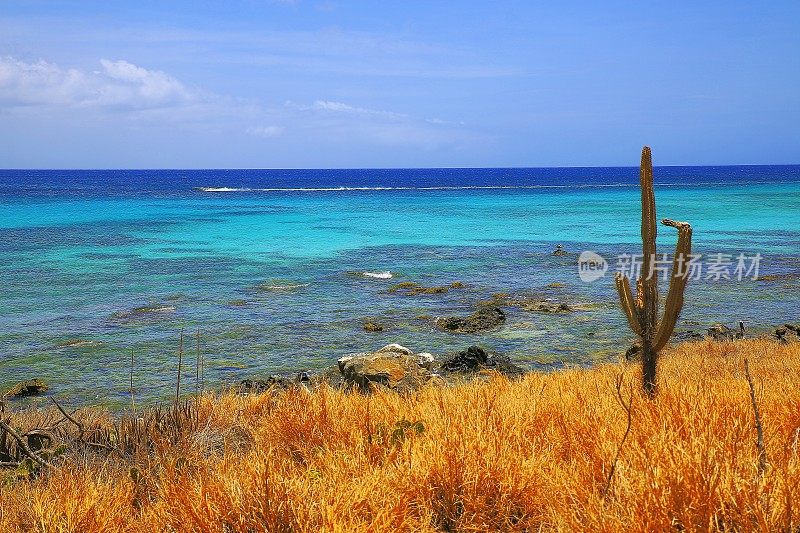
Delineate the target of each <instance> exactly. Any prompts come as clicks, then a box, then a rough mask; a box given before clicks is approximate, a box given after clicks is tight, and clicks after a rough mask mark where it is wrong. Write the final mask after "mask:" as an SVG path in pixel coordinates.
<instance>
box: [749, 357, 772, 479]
mask: <svg viewBox="0 0 800 533" xmlns="http://www.w3.org/2000/svg"><path fill="white" fill-rule="evenodd" d="M744 375H745V377H746V378H747V384H748V385H750V403H751V404H752V405H753V416H754V417H755V421H756V435H757V437H756V447H757V448H758V475H759V476H763V475H764V472H765V471H766V470H767V450H766V448H765V447H764V428H763V426H762V425H761V414H760V413H759V412H758V404H757V403H756V388H755V386H754V385H753V378H752V376H751V375H750V367H749V366H748V364H747V359H745V360H744Z"/></svg>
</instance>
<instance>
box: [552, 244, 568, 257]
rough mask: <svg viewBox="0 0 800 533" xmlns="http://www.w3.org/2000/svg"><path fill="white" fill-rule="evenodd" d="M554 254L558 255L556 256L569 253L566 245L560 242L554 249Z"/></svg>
mask: <svg viewBox="0 0 800 533" xmlns="http://www.w3.org/2000/svg"><path fill="white" fill-rule="evenodd" d="M553 255H556V256H563V255H567V251H566V250H565V249H564V247H563V246H562V245H560V244H558V245H556V249H555V250H553Z"/></svg>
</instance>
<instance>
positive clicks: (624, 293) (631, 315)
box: [614, 272, 642, 337]
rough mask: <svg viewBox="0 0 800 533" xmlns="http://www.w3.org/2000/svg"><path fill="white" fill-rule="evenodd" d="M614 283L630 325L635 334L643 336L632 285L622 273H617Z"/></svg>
mask: <svg viewBox="0 0 800 533" xmlns="http://www.w3.org/2000/svg"><path fill="white" fill-rule="evenodd" d="M614 283H615V284H616V286H617V292H618V293H619V302H620V304H621V305H622V310H623V311H625V316H626V317H627V319H628V325H630V327H631V329H632V330H633V332H634V333H636V334H637V335H639V336H640V337H641V336H642V326H641V324H640V323H639V313H638V311H637V309H636V301H635V300H634V299H633V292H631V284H630V282H629V281H628V278H627V277H625V276H623V275H622V274H621V273H619V272H618V273H617V276H616V277H615V278H614Z"/></svg>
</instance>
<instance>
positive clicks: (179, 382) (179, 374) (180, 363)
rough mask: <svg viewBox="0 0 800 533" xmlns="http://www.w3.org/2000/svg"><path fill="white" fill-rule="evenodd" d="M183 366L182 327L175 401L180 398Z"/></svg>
mask: <svg viewBox="0 0 800 533" xmlns="http://www.w3.org/2000/svg"><path fill="white" fill-rule="evenodd" d="M182 368H183V329H182V328H181V344H180V348H178V383H177V384H176V386H175V403H176V404H177V403H178V402H179V401H180V399H181V370H182Z"/></svg>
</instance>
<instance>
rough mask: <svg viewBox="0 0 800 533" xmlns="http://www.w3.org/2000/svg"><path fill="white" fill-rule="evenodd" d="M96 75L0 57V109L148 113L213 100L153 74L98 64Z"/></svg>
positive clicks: (110, 63) (131, 67)
mask: <svg viewBox="0 0 800 533" xmlns="http://www.w3.org/2000/svg"><path fill="white" fill-rule="evenodd" d="M100 65H101V67H102V69H101V70H99V71H94V72H85V71H82V70H79V69H73V68H69V69H65V68H61V67H59V66H58V65H55V64H53V63H48V62H47V61H43V60H40V61H38V62H35V63H26V62H24V61H20V60H18V59H15V58H13V57H0V108H2V107H5V108H9V107H21V106H58V107H101V108H123V109H129V110H147V109H158V108H165V107H180V106H187V105H193V104H197V103H201V102H204V101H208V100H210V99H212V98H213V97H212V96H211V95H207V94H203V93H202V92H200V91H197V90H192V89H189V88H187V87H186V86H185V85H184V84H182V83H181V82H180V81H178V80H176V79H175V78H173V77H171V76H169V75H168V74H166V73H164V72H161V71H158V70H148V69H145V68H142V67H139V66H137V65H134V64H132V63H129V62H127V61H122V60H119V61H110V60H107V59H102V60H101V61H100Z"/></svg>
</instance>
